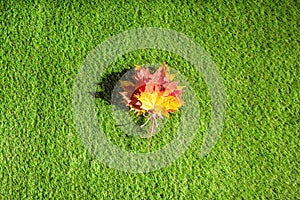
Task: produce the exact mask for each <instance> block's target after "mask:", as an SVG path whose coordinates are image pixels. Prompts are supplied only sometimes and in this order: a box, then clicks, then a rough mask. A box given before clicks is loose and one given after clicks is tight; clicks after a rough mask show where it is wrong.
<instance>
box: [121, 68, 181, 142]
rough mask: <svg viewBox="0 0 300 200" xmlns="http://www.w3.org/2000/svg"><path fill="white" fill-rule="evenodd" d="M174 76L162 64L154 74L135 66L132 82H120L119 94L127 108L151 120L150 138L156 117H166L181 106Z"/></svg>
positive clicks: (179, 88) (178, 88)
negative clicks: (120, 89)
mask: <svg viewBox="0 0 300 200" xmlns="http://www.w3.org/2000/svg"><path fill="white" fill-rule="evenodd" d="M174 77H175V74H170V73H169V68H168V67H167V65H166V64H162V65H161V66H160V67H159V68H158V69H157V71H156V72H154V73H153V74H151V73H150V71H149V69H148V68H143V67H141V66H135V75H134V77H133V78H134V82H131V81H121V87H122V88H123V89H124V91H123V92H120V94H121V95H122V97H123V99H124V101H125V103H126V105H127V106H130V108H131V110H133V111H134V112H135V113H137V115H142V114H143V115H144V116H146V115H145V114H146V113H149V114H150V115H148V116H150V118H149V119H151V129H150V135H149V136H150V137H151V136H152V135H153V134H154V132H155V124H156V122H155V120H156V117H160V118H163V117H168V116H169V113H174V112H175V111H177V110H178V109H179V108H180V107H181V106H182V105H183V103H184V102H183V101H182V100H181V95H182V92H183V87H182V86H179V85H178V82H176V81H173V79H174Z"/></svg>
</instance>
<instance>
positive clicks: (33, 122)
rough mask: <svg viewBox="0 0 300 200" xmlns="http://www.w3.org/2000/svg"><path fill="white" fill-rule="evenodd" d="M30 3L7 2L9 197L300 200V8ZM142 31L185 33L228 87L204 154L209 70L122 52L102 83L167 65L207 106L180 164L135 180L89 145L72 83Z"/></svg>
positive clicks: (165, 138)
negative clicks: (218, 129) (115, 40)
mask: <svg viewBox="0 0 300 200" xmlns="http://www.w3.org/2000/svg"><path fill="white" fill-rule="evenodd" d="M25 2H27V1H1V2H0V47H1V48H0V116H1V121H0V122H1V123H0V199H49V198H55V199H66V198H68V199H71V198H72V199H241V198H243V199H252V198H257V199H296V198H297V197H298V198H299V196H300V191H299V184H300V178H299V177H300V174H299V171H300V170H299V169H300V168H299V161H300V154H299V148H300V145H299V139H300V115H299V111H300V101H299V99H300V93H299V91H300V81H299V74H300V66H299V52H300V48H299V38H300V34H299V22H300V15H299V13H300V4H299V1H277V2H276V3H275V2H273V3H271V2H270V3H267V1H265V2H260V3H250V2H251V1H248V3H237V2H235V3H224V1H211V2H193V1H188V2H185V3H184V2H183V1H179V0H178V1H177V0H176V1H169V2H168V1H151V2H147V1H123V0H121V1H117V0H116V1H99V3H97V2H93V1H89V0H87V1H84V0H82V1H79V0H78V1H75V2H71V1H70V2H68V1H61V2H60V1H40V2H35V1H32V2H31V3H25ZM100 2H101V3H100ZM141 27H160V28H167V29H172V30H175V31H178V32H181V33H183V34H185V35H187V36H189V37H191V38H192V39H193V40H195V41H197V42H198V43H199V44H200V45H201V46H202V47H203V48H204V49H205V50H206V51H207V52H208V54H209V55H211V57H212V59H213V60H214V62H215V64H216V67H217V68H218V70H219V72H220V74H221V76H222V78H223V82H224V86H225V88H226V93H227V113H226V123H225V127H224V129H223V132H222V135H221V137H220V138H219V140H218V142H217V144H216V146H215V147H214V148H213V149H212V151H211V153H210V154H208V155H207V156H206V157H205V158H202V157H201V156H200V155H199V150H200V147H201V144H202V142H203V137H204V135H205V134H206V132H207V128H208V124H209V121H210V118H211V106H210V96H209V93H208V92H209V91H208V88H207V86H206V84H205V82H204V81H203V79H202V78H201V74H198V73H197V72H196V71H195V70H194V69H193V67H192V65H190V63H189V62H188V61H186V60H184V59H183V58H181V57H179V56H178V55H175V54H172V53H168V52H164V51H160V50H149V49H144V50H137V51H134V52H130V53H128V54H126V55H124V56H122V57H119V58H118V59H116V61H115V62H114V63H113V64H112V65H111V66H110V67H109V68H108V69H107V72H106V73H105V74H104V75H103V77H99V81H101V80H103V79H105V78H106V77H109V76H110V75H112V74H114V73H119V72H122V70H124V69H129V68H132V67H133V64H144V63H161V62H163V61H165V62H166V63H168V64H169V65H170V66H171V67H173V68H174V69H176V70H178V71H180V73H181V74H182V75H183V76H184V77H185V78H186V79H187V80H188V81H189V84H190V85H191V86H192V87H193V89H194V91H195V93H196V96H197V99H195V101H198V102H199V108H200V119H199V124H200V126H199V127H198V130H197V136H196V138H195V139H194V141H193V143H192V144H191V146H190V148H189V149H188V150H187V151H186V152H185V153H184V154H183V155H182V156H181V157H180V158H179V159H177V160H176V161H175V162H173V163H171V164H170V165H167V166H166V167H165V168H163V169H160V170H157V171H153V172H149V173H126V172H123V171H118V170H115V169H113V168H109V167H107V166H106V165H105V164H103V163H101V162H99V161H98V160H97V159H95V158H94V157H93V156H92V155H91V154H90V153H89V152H88V151H87V150H86V148H85V146H84V145H83V143H82V141H81V138H80V137H79V135H78V133H77V131H76V128H75V125H74V122H73V114H72V93H73V83H74V79H75V77H76V75H77V73H78V71H79V70H80V67H81V66H82V64H83V62H84V60H85V58H86V57H87V56H88V54H89V53H90V52H91V51H92V50H93V49H94V48H95V47H97V46H98V45H99V44H100V43H101V42H103V41H105V39H108V38H109V37H110V36H112V35H115V34H117V33H121V32H122V31H125V30H129V29H134V28H141ZM99 90H101V88H99ZM102 90H105V88H102ZM106 90H107V88H106ZM95 108H96V111H97V117H98V119H99V121H100V122H101V123H100V124H99V126H102V128H103V129H105V130H106V134H107V136H108V138H109V139H110V140H111V142H112V143H114V144H115V145H117V146H119V147H120V148H122V149H125V150H127V151H136V152H142V151H143V150H145V147H146V146H147V140H145V139H138V138H134V137H130V136H127V135H126V134H122V131H121V130H119V129H116V128H115V125H114V119H113V118H112V116H111V112H110V109H111V106H110V104H109V102H108V101H107V99H105V98H97V99H96V101H95ZM177 118H178V116H176V115H175V116H174V117H173V119H170V120H174V122H172V121H168V122H166V126H165V127H163V129H162V131H161V132H159V133H158V134H157V135H156V136H154V138H153V141H152V147H153V148H151V151H155V150H158V149H160V148H162V147H163V146H164V145H166V144H168V142H170V141H171V140H172V138H173V137H174V135H172V133H173V132H174V131H175V129H176V128H177V127H178V126H180V124H178V123H176V120H177ZM177 121H178V120H177Z"/></svg>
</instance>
